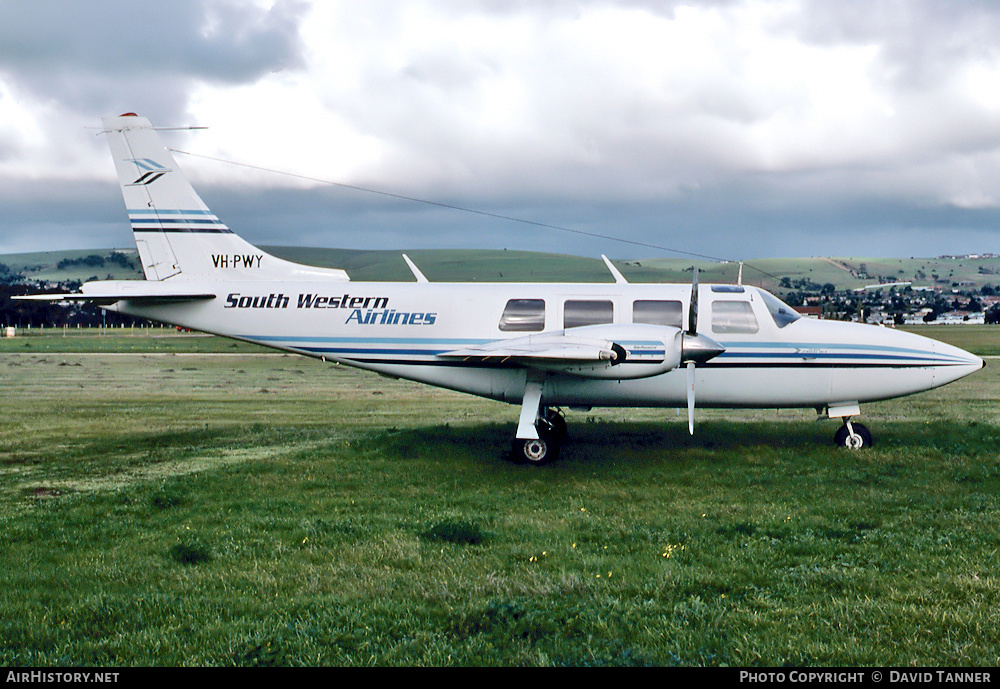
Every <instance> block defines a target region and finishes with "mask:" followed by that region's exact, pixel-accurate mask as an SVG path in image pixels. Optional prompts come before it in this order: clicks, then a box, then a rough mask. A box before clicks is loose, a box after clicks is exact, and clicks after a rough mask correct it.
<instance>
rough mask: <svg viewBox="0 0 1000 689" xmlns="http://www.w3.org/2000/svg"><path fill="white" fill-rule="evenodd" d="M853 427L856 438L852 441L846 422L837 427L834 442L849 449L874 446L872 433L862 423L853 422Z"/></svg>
mask: <svg viewBox="0 0 1000 689" xmlns="http://www.w3.org/2000/svg"><path fill="white" fill-rule="evenodd" d="M851 427H852V428H854V435H855V437H854V439H853V442H852V438H851V432H850V431H849V430H848V429H847V424H844V425H843V426H841V427H840V428H838V429H837V432H836V434H834V436H833V442H834V443H835V444H836V445H837V447H846V448H847V449H849V450H861V449H864V448H868V447H871V446H872V434H871V432H870V431H869V430H868V429H867V428H865V427H864V426H863V425H861V424H860V423H853V422H852V423H851Z"/></svg>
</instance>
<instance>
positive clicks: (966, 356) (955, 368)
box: [932, 341, 986, 380]
mask: <svg viewBox="0 0 1000 689" xmlns="http://www.w3.org/2000/svg"><path fill="white" fill-rule="evenodd" d="M932 351H933V352H934V357H935V359H937V360H938V361H939V362H941V364H942V366H941V368H942V369H944V370H950V371H951V374H950V375H947V377H948V378H949V380H958V379H959V378H964V377H965V376H967V375H969V374H970V373H975V372H976V371H978V370H980V369H982V368H983V367H984V366H986V360H985V359H983V358H982V357H979V356H977V355H975V354H973V353H972V352H967V351H965V350H964V349H961V348H959V347H955V346H954V345H950V344H945V343H944V342H937V341H935V342H934V345H933V347H932Z"/></svg>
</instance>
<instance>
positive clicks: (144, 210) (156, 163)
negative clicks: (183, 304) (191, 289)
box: [103, 113, 350, 281]
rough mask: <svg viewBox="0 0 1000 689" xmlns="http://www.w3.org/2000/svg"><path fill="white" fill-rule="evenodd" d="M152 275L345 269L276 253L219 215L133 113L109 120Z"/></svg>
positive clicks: (214, 276)
mask: <svg viewBox="0 0 1000 689" xmlns="http://www.w3.org/2000/svg"><path fill="white" fill-rule="evenodd" d="M103 123H104V133H105V134H106V135H107V137H108V144H109V145H110V147H111V154H112V156H113V157H114V161H115V169H116V170H117V171H118V183H119V184H120V186H121V190H122V196H123V197H124V199H125V208H126V210H127V211H128V216H129V221H130V222H131V224H132V231H133V233H134V235H135V243H136V246H137V247H138V249H139V258H140V259H141V261H142V270H143V273H144V274H145V276H146V279H147V280H156V281H162V280H171V281H187V280H204V279H210V280H223V279H233V280H279V279H281V280H287V279H299V280H311V279H316V280H336V281H347V280H349V279H350V278H349V277H348V275H347V273H346V272H344V271H343V270H337V269H331V268H312V267H309V266H303V265H299V264H297V263H292V262H290V261H285V260H283V259H279V258H276V257H274V256H271V255H270V254H268V253H266V252H264V251H262V250H261V249H258V248H257V247H255V246H253V245H252V244H250V243H249V242H247V241H245V240H243V239H242V238H241V237H239V236H238V235H236V234H235V233H234V232H233V231H232V230H230V229H229V228H228V227H227V226H226V225H225V224H224V223H223V222H222V221H221V220H219V218H217V217H216V216H215V214H213V213H212V212H211V211H210V210H209V209H208V206H206V205H205V203H204V202H203V201H202V200H201V197H199V196H198V194H197V192H195V190H194V188H193V187H192V186H191V184H190V183H189V182H188V180H187V179H186V178H185V177H184V175H183V174H182V173H181V171H180V168H179V167H178V165H177V162H176V161H175V160H174V157H173V155H171V153H170V151H169V150H167V148H166V147H165V146H164V145H163V143H162V141H161V140H160V136H159V134H158V133H157V131H156V129H155V128H154V127H153V126H152V124H150V122H149V120H148V119H146V118H145V117H139V116H138V115H135V114H134V113H128V114H125V115H121V116H120V117H107V118H105V119H104V121H103Z"/></svg>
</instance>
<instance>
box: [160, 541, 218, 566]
mask: <svg viewBox="0 0 1000 689" xmlns="http://www.w3.org/2000/svg"><path fill="white" fill-rule="evenodd" d="M167 554H168V555H169V557H170V559H171V560H173V561H174V562H177V563H179V564H182V565H198V564H201V563H203V562H210V561H211V560H212V553H211V551H210V550H209V549H208V547H206V546H205V545H203V544H201V543H198V542H192V543H177V544H176V545H174V546H172V547H171V548H170V550H169V551H168V553H167Z"/></svg>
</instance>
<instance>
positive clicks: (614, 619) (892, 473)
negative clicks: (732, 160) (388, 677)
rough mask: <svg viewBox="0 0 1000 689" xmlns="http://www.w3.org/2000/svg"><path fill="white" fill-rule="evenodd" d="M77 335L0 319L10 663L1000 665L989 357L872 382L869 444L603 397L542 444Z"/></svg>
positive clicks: (472, 404)
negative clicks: (961, 367) (556, 456)
mask: <svg viewBox="0 0 1000 689" xmlns="http://www.w3.org/2000/svg"><path fill="white" fill-rule="evenodd" d="M959 330H961V332H960V333H959ZM921 332H924V331H921ZM926 332H927V334H931V335H936V334H939V335H940V336H942V337H963V338H967V342H970V343H971V344H967V347H968V348H969V349H971V350H973V351H985V350H987V349H988V348H989V347H992V346H994V345H993V339H995V337H994V335H993V331H992V330H991V329H989V328H983V329H981V330H979V331H978V335H977V334H976V333H974V332H973V331H972V330H965V327H962V328H961V329H959V328H943V327H938V328H928V329H927V330H926ZM955 333H958V334H955ZM76 337H79V338H80V339H76V340H74V339H73V336H71V335H69V334H67V336H66V337H62V336H60V335H59V334H58V333H50V334H48V335H45V336H35V337H26V338H13V339H12V340H7V341H2V340H0V385H2V386H3V394H2V395H0V412H2V416H0V418H3V420H4V422H3V425H2V426H0V552H2V553H3V557H2V558H0V579H2V581H3V582H4V586H3V588H2V590H0V662H2V663H3V664H4V665H8V666H15V665H18V666H24V665H109V666H115V665H119V666H134V665H220V666H227V665H505V666H506V665H574V666H578V665H615V666H620V665H665V666H673V665H680V666H688V665H739V666H778V665H813V666H816V665H826V666H910V665H917V666H930V665H948V666H955V665H958V666H995V665H997V664H998V662H1000V612H998V610H1000V607H998V603H1000V595H998V594H1000V587H998V582H1000V578H998V577H1000V572H998V548H1000V536H998V534H1000V457H998V453H997V447H998V443H1000V406H998V403H997V402H998V393H997V390H998V389H1000V388H998V383H1000V366H997V365H991V366H987V368H986V369H984V370H983V371H980V372H979V373H977V374H975V375H973V376H971V377H969V378H967V379H965V380H963V381H960V382H958V383H955V384H953V385H950V386H947V387H945V388H942V389H939V390H936V391H931V392H928V393H924V394H922V395H918V396H915V397H912V398H907V399H903V400H896V401H891V402H884V403H879V404H873V405H869V406H866V407H865V409H864V412H865V414H864V419H865V423H866V424H867V425H868V426H869V427H870V428H871V429H872V430H873V432H874V433H875V447H874V448H872V449H871V450H869V451H865V452H861V453H850V452H847V451H843V450H838V449H837V448H834V447H833V446H832V441H831V438H832V434H833V431H834V430H835V427H836V423H835V422H832V421H825V422H816V421H815V420H814V414H813V413H812V412H811V411H803V412H799V411H755V412H739V413H735V414H734V413H732V412H722V411H712V410H704V411H700V412H699V424H698V429H697V434H696V435H695V437H694V438H690V437H689V436H688V434H687V424H686V418H685V416H684V414H683V413H681V414H680V415H678V414H676V413H675V411H674V410H611V411H606V410H595V411H594V412H592V413H588V414H584V413H574V412H569V413H568V414H567V416H568V421H569V422H570V433H571V441H570V443H569V444H568V445H567V446H566V448H565V450H564V452H563V456H562V458H561V459H560V461H559V462H558V463H556V464H554V465H551V466H547V467H537V468H536V467H525V466H517V465H513V464H510V463H508V462H507V461H506V460H505V457H504V455H505V452H506V450H507V448H508V447H509V443H510V438H511V437H512V435H513V430H514V425H515V421H516V411H517V410H516V409H515V408H513V407H509V406H506V405H502V404H498V403H493V402H489V401H484V400H478V399H475V398H470V397H466V396H461V395H458V394H453V393H450V392H447V391H440V390H434V389H431V388H427V387H423V386H418V385H415V384H410V383H406V382H404V381H393V380H388V379H384V378H380V377H378V376H374V375H371V374H366V373H363V372H357V371H353V370H349V369H345V368H343V367H336V366H329V365H322V364H320V363H318V362H314V361H311V360H306V359H302V358H296V357H291V356H284V355H280V354H278V355H275V354H267V355H262V354H260V353H259V351H260V350H255V349H251V348H249V346H245V345H242V344H240V345H237V346H236V347H235V348H234V347H232V345H233V344H234V343H230V342H228V341H223V340H217V339H215V338H205V337H200V336H191V335H181V334H173V333H169V332H166V333H163V332H160V333H144V334H140V335H135V334H131V335H130V334H128V333H123V332H119V333H115V334H114V335H104V336H99V335H95V334H91V335H83V334H80V335H77V336H76ZM154 338H155V339H154ZM60 340H62V342H60ZM71 343H72V344H71ZM25 345H30V346H25ZM155 351H164V352H165V353H162V354H159V353H154V352H155ZM94 352H96V353H94Z"/></svg>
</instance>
